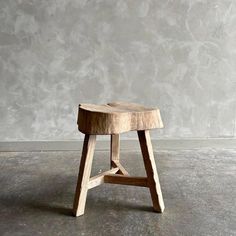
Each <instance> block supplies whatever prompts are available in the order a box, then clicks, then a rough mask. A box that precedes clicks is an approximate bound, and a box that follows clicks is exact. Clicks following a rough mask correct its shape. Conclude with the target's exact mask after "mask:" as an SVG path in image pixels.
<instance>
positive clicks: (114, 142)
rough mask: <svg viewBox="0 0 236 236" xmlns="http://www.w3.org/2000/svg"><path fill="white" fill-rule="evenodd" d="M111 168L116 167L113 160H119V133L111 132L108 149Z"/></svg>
mask: <svg viewBox="0 0 236 236" xmlns="http://www.w3.org/2000/svg"><path fill="white" fill-rule="evenodd" d="M110 159H111V168H114V167H116V164H115V162H119V161H120V135H119V134H111V149H110Z"/></svg>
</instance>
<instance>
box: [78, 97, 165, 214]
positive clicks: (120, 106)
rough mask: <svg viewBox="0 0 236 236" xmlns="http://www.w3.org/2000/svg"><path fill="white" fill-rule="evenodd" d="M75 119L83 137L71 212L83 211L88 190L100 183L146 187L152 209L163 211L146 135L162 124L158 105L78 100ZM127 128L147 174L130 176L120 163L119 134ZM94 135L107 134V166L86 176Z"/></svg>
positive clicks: (90, 165)
mask: <svg viewBox="0 0 236 236" xmlns="http://www.w3.org/2000/svg"><path fill="white" fill-rule="evenodd" d="M77 123H78V126H79V130H80V131H81V132H82V133H84V134H85V138H84V144H83V151H82V157H81V161H80V169H79V175H78V182H77V187H76V192H75V198H74V205H73V214H74V215H75V216H80V215H83V214H84V209H85V202H86V197H87V192H88V190H89V189H91V188H94V187H96V186H98V185H100V184H102V183H113V184H125V185H135V186H141V187H148V188H149V189H150V193H151V198H152V202H153V207H154V210H155V211H156V212H163V211H164V208H165V207H164V202H163V198H162V193H161V187H160V183H159V178H158V174H157V170H156V165H155V160H154V155H153V150H152V144H151V139H150V135H149V130H150V129H154V128H162V127H163V124H162V120H161V116H160V112H159V109H156V108H147V107H144V106H140V105H138V104H134V103H124V102H115V103H108V104H107V105H92V104H80V105H79V114H78V122H77ZM131 130H136V131H137V132H138V137H139V142H140V146H141V150H142V155H143V160H144V165H145V169H146V173H147V177H131V176H129V174H128V172H127V171H126V170H125V168H124V167H123V166H122V165H121V164H120V160H119V149H120V138H119V134H120V133H123V132H127V131H131ZM96 135H111V151H110V159H111V160H110V161H111V169H110V170H108V171H106V172H103V173H101V174H99V175H97V176H94V177H92V178H90V174H91V167H92V161H93V154H94V148H95V142H96Z"/></svg>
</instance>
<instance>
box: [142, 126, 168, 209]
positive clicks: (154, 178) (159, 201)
mask: <svg viewBox="0 0 236 236" xmlns="http://www.w3.org/2000/svg"><path fill="white" fill-rule="evenodd" d="M138 137H139V142H140V146H141V150H142V155H143V160H144V165H145V169H146V172H147V178H148V186H149V189H150V193H151V197H152V202H153V207H154V210H155V211H157V212H163V211H164V208H165V206H164V201H163V197H162V192H161V186H160V182H159V178H158V174H157V170H156V164H155V159H154V155H153V150H152V143H151V139H150V134H149V131H148V130H143V131H138Z"/></svg>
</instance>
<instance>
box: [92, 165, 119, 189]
mask: <svg viewBox="0 0 236 236" xmlns="http://www.w3.org/2000/svg"><path fill="white" fill-rule="evenodd" d="M118 170H119V168H118V167H116V168H112V169H111V170H108V171H105V172H103V173H101V174H99V175H96V176H93V177H92V178H90V180H89V182H88V189H91V188H95V187H97V186H99V185H101V184H103V183H104V176H105V175H109V174H115V173H116V172H117V171H118Z"/></svg>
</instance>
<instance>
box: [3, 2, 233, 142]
mask: <svg viewBox="0 0 236 236" xmlns="http://www.w3.org/2000/svg"><path fill="white" fill-rule="evenodd" d="M113 100H128V101H132V102H140V103H143V104H146V105H152V106H158V107H159V108H160V109H161V112H162V116H163V121H164V123H165V129H164V130H162V131H157V132H154V134H153V135H154V136H155V137H161V138H189V137H191V138H198V137H204V138H206V137H207V138H208V137H235V135H236V131H235V119H236V1H235V0H221V1H220V0H143V1H141V0H90V1H89V0H42V1H39V0H34V1H33V0H0V141H10V140H68V139H78V138H81V137H82V135H79V134H78V131H77V126H76V116H77V105H78V103H82V102H86V103H105V102H108V101H113ZM124 136H126V137H133V136H132V135H131V136H130V135H129V134H125V135H124Z"/></svg>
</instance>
